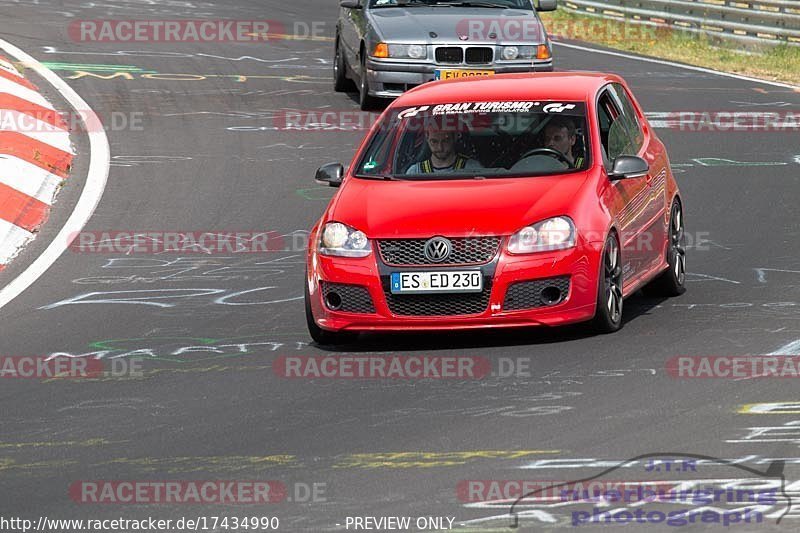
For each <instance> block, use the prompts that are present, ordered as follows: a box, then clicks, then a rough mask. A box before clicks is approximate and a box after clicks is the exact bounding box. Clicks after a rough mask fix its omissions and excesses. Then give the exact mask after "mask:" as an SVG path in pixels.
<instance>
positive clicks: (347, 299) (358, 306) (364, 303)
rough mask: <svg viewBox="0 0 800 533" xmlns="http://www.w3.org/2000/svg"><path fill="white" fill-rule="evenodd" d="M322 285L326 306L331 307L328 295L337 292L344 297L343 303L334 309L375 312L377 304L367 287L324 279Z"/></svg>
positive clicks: (350, 311) (347, 311)
mask: <svg viewBox="0 0 800 533" xmlns="http://www.w3.org/2000/svg"><path fill="white" fill-rule="evenodd" d="M321 285H322V299H323V301H324V302H325V307H327V308H329V309H330V305H328V295H329V294H330V293H332V292H336V293H337V294H338V295H339V297H340V298H341V299H342V304H341V306H339V307H338V308H337V309H332V311H344V312H346V313H374V312H375V306H374V305H373V303H372V297H371V296H370V295H369V291H368V290H367V288H366V287H362V286H361V285H345V284H343V283H328V282H326V281H323V282H322V283H321Z"/></svg>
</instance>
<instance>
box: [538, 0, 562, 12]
mask: <svg viewBox="0 0 800 533" xmlns="http://www.w3.org/2000/svg"><path fill="white" fill-rule="evenodd" d="M557 7H558V0H539V7H537V8H536V11H555V10H556V8H557Z"/></svg>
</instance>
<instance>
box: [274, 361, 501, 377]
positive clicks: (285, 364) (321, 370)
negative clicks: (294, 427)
mask: <svg viewBox="0 0 800 533" xmlns="http://www.w3.org/2000/svg"><path fill="white" fill-rule="evenodd" d="M491 371H492V365H491V361H490V360H489V359H488V358H487V357H480V356H438V355H433V356H426V355H420V356H411V355H392V356H381V355H355V356H333V355H324V356H306V355H283V356H280V357H278V358H277V359H276V360H275V362H274V363H273V364H272V372H273V373H274V374H275V375H276V376H279V377H282V378H300V379H319V378H327V379H483V378H485V377H486V376H488V375H490V374H491Z"/></svg>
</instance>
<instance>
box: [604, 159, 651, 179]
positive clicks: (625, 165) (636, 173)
mask: <svg viewBox="0 0 800 533" xmlns="http://www.w3.org/2000/svg"><path fill="white" fill-rule="evenodd" d="M648 172H650V165H648V164H647V161H645V160H644V159H642V158H641V157H636V156H635V155H621V156H619V157H617V158H616V159H615V160H614V165H613V167H612V168H611V172H609V173H608V177H609V178H611V179H612V180H621V179H627V178H641V177H644V176H647V173H648Z"/></svg>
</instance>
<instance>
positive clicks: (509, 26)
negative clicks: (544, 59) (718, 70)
mask: <svg viewBox="0 0 800 533" xmlns="http://www.w3.org/2000/svg"><path fill="white" fill-rule="evenodd" d="M546 30H547V31H548V32H549V34H550V36H551V37H553V38H557V39H585V38H586V36H587V35H592V36H594V37H596V38H600V39H603V40H606V41H627V42H639V43H650V42H655V41H657V40H659V39H663V38H664V37H666V36H667V35H668V34H669V33H670V32H671V30H670V29H669V28H659V27H655V26H648V25H642V24H624V23H620V22H618V21H611V20H605V19H599V18H598V19H586V20H551V21H548V22H547V25H546ZM456 33H457V34H458V35H459V36H461V37H462V38H464V37H466V40H467V41H471V42H477V41H492V42H498V43H501V44H521V43H526V44H528V43H543V42H545V27H543V26H542V24H541V23H540V22H539V21H538V20H536V19H534V18H530V17H526V18H522V17H470V18H465V19H461V20H459V21H458V22H457V23H456Z"/></svg>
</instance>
